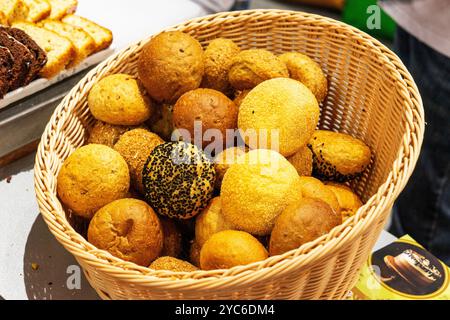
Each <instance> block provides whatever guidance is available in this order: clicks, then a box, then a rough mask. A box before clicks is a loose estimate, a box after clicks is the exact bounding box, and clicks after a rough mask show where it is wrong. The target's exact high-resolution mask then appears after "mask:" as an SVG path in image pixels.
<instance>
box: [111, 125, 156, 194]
mask: <svg viewBox="0 0 450 320" xmlns="http://www.w3.org/2000/svg"><path fill="white" fill-rule="evenodd" d="M163 143H164V140H163V139H161V138H160V137H159V136H158V135H156V134H154V133H152V132H150V131H148V130H146V129H142V128H138V129H133V130H130V131H128V132H126V133H124V134H123V135H122V136H121V137H120V139H119V141H117V143H116V144H115V145H114V149H115V150H116V151H117V152H119V153H120V155H121V156H122V157H123V158H124V159H125V161H126V162H127V164H128V168H129V169H130V177H131V186H132V187H134V188H135V189H136V190H137V191H139V192H140V193H143V192H144V185H143V183H142V170H144V165H145V162H146V161H147V159H148V156H149V155H150V153H152V151H153V149H155V147H156V146H158V145H160V144H163Z"/></svg>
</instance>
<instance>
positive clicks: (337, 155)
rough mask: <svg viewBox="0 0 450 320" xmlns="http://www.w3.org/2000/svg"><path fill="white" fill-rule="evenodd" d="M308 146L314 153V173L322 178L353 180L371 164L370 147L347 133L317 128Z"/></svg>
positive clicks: (340, 180) (338, 180) (341, 180)
mask: <svg viewBox="0 0 450 320" xmlns="http://www.w3.org/2000/svg"><path fill="white" fill-rule="evenodd" d="M308 147H309V148H310V149H311V151H312V153H313V174H314V176H316V177H318V178H320V179H321V180H330V181H337V182H345V181H348V180H352V179H354V178H356V177H358V176H359V175H360V174H361V173H362V172H363V171H364V170H366V168H367V166H368V165H369V164H370V158H371V151H370V149H369V147H368V146H367V145H366V144H365V143H364V142H362V141H361V140H359V139H356V138H353V137H352V136H349V135H348V134H345V133H338V132H332V131H327V130H317V131H315V132H314V134H313V136H312V137H311V139H310V141H309V144H308Z"/></svg>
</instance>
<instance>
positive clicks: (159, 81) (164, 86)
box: [138, 31, 205, 103]
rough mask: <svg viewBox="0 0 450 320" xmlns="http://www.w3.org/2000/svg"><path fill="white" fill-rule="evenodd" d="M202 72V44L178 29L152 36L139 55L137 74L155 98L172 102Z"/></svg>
mask: <svg viewBox="0 0 450 320" xmlns="http://www.w3.org/2000/svg"><path fill="white" fill-rule="evenodd" d="M204 72H205V64H204V60H203V49H202V46H201V45H200V43H199V42H198V41H197V40H195V39H194V38H192V37H191V36H190V35H188V34H185V33H182V32H180V31H169V32H163V33H161V34H159V35H157V36H156V37H154V38H152V39H151V40H150V42H149V43H147V45H145V47H144V48H143V49H142V53H141V54H140V56H139V61H138V73H139V78H140V79H141V81H142V83H143V84H144V86H145V88H146V89H147V92H148V93H149V94H150V96H151V97H152V98H153V99H154V100H156V101H158V102H166V103H175V102H176V101H177V100H178V98H179V97H181V95H182V94H183V93H185V92H188V91H190V90H194V89H197V88H198V87H199V86H200V83H201V82H202V78H203V75H204Z"/></svg>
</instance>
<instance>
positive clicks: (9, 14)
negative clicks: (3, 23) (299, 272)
mask: <svg viewBox="0 0 450 320" xmlns="http://www.w3.org/2000/svg"><path fill="white" fill-rule="evenodd" d="M0 11H2V12H3V14H4V15H5V16H6V20H7V21H8V23H9V24H11V23H13V22H16V21H22V20H26V19H27V17H28V12H29V8H28V6H27V5H26V4H25V2H23V1H22V0H1V1H0Z"/></svg>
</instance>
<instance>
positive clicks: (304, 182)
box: [300, 177, 341, 214]
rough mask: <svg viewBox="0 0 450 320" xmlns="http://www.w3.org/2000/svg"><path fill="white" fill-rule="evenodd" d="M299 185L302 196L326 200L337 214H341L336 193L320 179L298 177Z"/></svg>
mask: <svg viewBox="0 0 450 320" xmlns="http://www.w3.org/2000/svg"><path fill="white" fill-rule="evenodd" d="M300 185H301V189H302V196H303V197H305V198H313V199H320V200H322V201H324V202H326V203H327V204H328V205H329V206H330V207H331V208H332V209H333V210H334V211H335V212H336V213H337V214H341V207H340V205H339V202H338V199H337V197H336V195H335V194H334V193H333V192H332V191H331V190H330V189H329V188H327V187H326V186H325V185H324V184H323V183H322V181H320V180H318V179H316V178H313V177H300Z"/></svg>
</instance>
